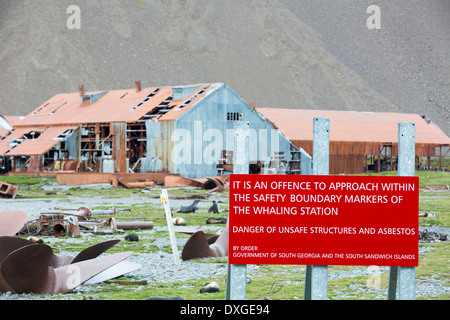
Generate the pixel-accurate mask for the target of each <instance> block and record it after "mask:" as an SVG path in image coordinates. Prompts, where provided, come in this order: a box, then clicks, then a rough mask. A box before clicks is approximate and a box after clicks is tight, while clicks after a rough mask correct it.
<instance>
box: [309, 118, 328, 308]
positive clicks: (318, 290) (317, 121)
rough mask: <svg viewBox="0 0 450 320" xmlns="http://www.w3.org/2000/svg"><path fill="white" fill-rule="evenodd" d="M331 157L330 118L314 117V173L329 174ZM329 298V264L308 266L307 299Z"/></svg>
mask: <svg viewBox="0 0 450 320" xmlns="http://www.w3.org/2000/svg"><path fill="white" fill-rule="evenodd" d="M329 159H330V119H328V118H314V119H313V174H314V175H328V174H329V161H330V160H329ZM327 298H328V266H306V276H305V292H304V299H305V300H325V299H327Z"/></svg>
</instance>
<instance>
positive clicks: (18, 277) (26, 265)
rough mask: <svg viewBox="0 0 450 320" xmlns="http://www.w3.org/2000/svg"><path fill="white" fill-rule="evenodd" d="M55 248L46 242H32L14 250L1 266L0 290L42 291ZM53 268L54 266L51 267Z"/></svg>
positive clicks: (13, 291)
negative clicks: (0, 279) (0, 284)
mask: <svg viewBox="0 0 450 320" xmlns="http://www.w3.org/2000/svg"><path fill="white" fill-rule="evenodd" d="M52 256H53V250H52V248H50V247H49V246H47V245H45V244H38V245H36V244H30V245H28V246H24V247H21V248H19V249H16V250H14V251H13V252H11V253H10V254H9V255H7V256H6V257H5V259H4V260H3V261H2V264H1V266H0V273H1V277H2V279H3V281H0V282H1V283H2V287H1V288H0V290H1V291H2V292H7V291H11V292H12V293H32V292H34V293H41V292H43V291H44V289H45V287H46V285H47V281H48V278H49V275H48V274H49V270H50V268H49V262H50V259H51V258H52ZM51 270H53V268H51Z"/></svg>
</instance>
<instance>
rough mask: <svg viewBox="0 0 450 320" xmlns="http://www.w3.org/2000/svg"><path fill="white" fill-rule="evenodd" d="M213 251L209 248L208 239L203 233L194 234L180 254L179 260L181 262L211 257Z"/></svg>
mask: <svg viewBox="0 0 450 320" xmlns="http://www.w3.org/2000/svg"><path fill="white" fill-rule="evenodd" d="M213 254H214V253H213V251H212V250H211V248H210V247H209V244H208V239H207V238H206V235H205V233H204V232H203V231H197V232H195V233H194V234H193V235H192V236H191V237H190V238H189V239H188V241H187V242H186V244H185V245H184V247H183V251H182V252H181V259H182V260H183V261H186V260H190V259H195V258H206V257H212V256H213Z"/></svg>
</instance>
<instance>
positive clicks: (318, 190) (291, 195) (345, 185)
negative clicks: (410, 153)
mask: <svg viewBox="0 0 450 320" xmlns="http://www.w3.org/2000/svg"><path fill="white" fill-rule="evenodd" d="M229 232H230V238H229V262H230V263H231V264H299V265H303V264H304V265H379V266H411V267H412V266H418V250H419V179H418V177H400V176H395V177H380V176H376V177H374V176H319V175H311V176H307V175H236V174H234V175H231V176H230V207H229Z"/></svg>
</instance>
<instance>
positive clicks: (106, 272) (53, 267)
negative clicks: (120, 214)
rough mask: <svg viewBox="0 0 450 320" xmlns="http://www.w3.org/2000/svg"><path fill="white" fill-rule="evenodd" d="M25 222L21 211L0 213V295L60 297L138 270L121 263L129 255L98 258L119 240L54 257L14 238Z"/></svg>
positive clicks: (136, 266)
mask: <svg viewBox="0 0 450 320" xmlns="http://www.w3.org/2000/svg"><path fill="white" fill-rule="evenodd" d="M26 219H27V214H26V212H24V211H21V210H9V209H6V210H1V211H0V279H1V281H0V292H11V293H41V294H60V293H62V294H64V293H68V292H69V291H71V290H72V289H74V288H76V287H78V286H79V285H81V284H83V283H88V282H89V283H97V282H101V281H104V280H107V279H111V278H114V277H118V276H121V275H123V274H126V273H128V272H131V271H134V270H137V269H139V268H140V267H141V265H140V264H137V263H132V262H127V261H124V260H125V259H126V258H128V257H129V256H130V255H131V254H132V252H119V253H114V254H109V255H106V256H101V255H102V253H104V252H105V251H106V250H108V249H110V248H111V247H113V246H114V245H115V244H117V243H118V242H119V241H120V240H109V241H105V242H101V243H98V244H95V245H93V246H90V247H88V248H86V249H84V250H83V251H81V252H79V253H78V255H77V256H76V257H75V258H72V257H70V256H58V255H55V254H54V253H53V249H52V248H51V247H50V246H48V245H45V244H38V243H35V242H33V241H30V240H27V239H23V238H21V237H16V236H15V235H16V234H17V232H18V231H19V230H20V228H22V227H23V225H24V224H25V223H26Z"/></svg>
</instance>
